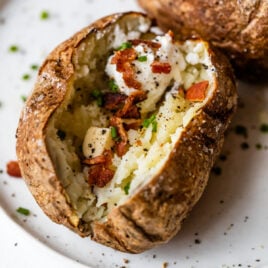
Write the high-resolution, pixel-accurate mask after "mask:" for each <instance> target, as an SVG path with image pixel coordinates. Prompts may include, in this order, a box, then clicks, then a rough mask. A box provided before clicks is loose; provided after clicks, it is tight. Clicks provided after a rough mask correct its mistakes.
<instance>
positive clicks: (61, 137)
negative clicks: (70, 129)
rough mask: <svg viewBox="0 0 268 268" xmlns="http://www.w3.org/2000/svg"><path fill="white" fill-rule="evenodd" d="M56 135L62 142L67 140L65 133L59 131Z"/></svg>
mask: <svg viewBox="0 0 268 268" xmlns="http://www.w3.org/2000/svg"><path fill="white" fill-rule="evenodd" d="M56 134H57V136H58V138H59V139H60V140H61V141H63V140H65V137H66V132H65V131H63V130H61V129H58V130H57V133H56Z"/></svg>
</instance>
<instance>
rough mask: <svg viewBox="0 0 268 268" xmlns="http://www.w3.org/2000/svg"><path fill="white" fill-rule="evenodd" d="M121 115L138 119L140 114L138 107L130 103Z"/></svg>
mask: <svg viewBox="0 0 268 268" xmlns="http://www.w3.org/2000/svg"><path fill="white" fill-rule="evenodd" d="M122 117H123V118H134V119H139V118H140V117H141V114H140V111H139V108H138V107H137V106H136V105H135V104H132V105H131V106H130V107H129V109H128V110H127V111H126V112H125V114H124V115H123V116H122Z"/></svg>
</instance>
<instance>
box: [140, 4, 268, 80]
mask: <svg viewBox="0 0 268 268" xmlns="http://www.w3.org/2000/svg"><path fill="white" fill-rule="evenodd" d="M138 1H139V3H140V4H141V6H142V7H143V8H144V9H145V10H146V11H147V12H148V14H149V16H150V17H152V18H155V19H156V20H157V23H158V25H159V26H161V27H162V28H163V29H165V30H169V29H171V30H173V31H174V32H176V33H178V34H179V35H180V36H181V37H183V38H184V39H187V38H190V37H191V36H199V37H201V38H203V39H205V40H208V41H210V42H211V43H212V44H213V45H214V46H215V47H218V48H220V49H222V51H223V52H225V54H226V55H227V56H228V57H229V59H230V60H231V61H232V63H233V64H234V66H235V68H236V71H237V73H238V75H239V76H243V77H245V78H247V77H248V78H249V79H250V78H254V76H257V78H258V79H265V78H266V77H267V76H266V75H265V74H266V73H267V71H268V1H267V0H258V1H251V0H241V1H237V0H220V1H218V0H211V1H204V0H168V1H166V0H138ZM261 74H264V75H261Z"/></svg>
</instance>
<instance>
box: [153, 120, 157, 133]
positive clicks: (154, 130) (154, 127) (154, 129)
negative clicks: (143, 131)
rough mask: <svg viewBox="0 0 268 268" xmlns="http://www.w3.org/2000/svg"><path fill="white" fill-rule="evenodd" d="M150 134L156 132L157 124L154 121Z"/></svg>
mask: <svg viewBox="0 0 268 268" xmlns="http://www.w3.org/2000/svg"><path fill="white" fill-rule="evenodd" d="M152 127H153V128H152V132H156V131H157V122H156V121H153V122H152Z"/></svg>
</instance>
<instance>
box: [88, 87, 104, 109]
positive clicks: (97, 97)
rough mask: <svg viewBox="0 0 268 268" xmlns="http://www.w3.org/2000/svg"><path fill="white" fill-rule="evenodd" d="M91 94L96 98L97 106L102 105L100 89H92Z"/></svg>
mask: <svg viewBox="0 0 268 268" xmlns="http://www.w3.org/2000/svg"><path fill="white" fill-rule="evenodd" d="M91 95H92V96H93V97H94V98H95V99H96V101H97V105H98V106H99V107H101V106H102V105H103V98H102V93H101V91H100V90H98V89H94V90H93V91H92V92H91Z"/></svg>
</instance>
